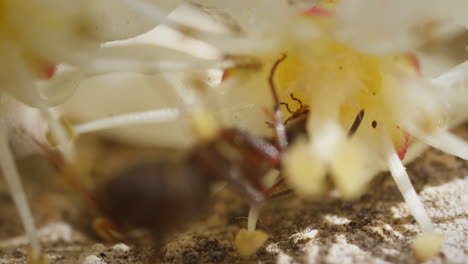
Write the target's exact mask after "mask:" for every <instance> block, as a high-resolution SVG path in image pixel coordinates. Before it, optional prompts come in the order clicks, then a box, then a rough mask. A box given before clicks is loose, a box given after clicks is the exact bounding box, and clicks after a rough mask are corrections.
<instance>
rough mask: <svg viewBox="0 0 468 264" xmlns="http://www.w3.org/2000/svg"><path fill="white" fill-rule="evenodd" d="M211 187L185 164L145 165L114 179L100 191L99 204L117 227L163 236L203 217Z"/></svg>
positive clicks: (98, 194) (135, 167)
mask: <svg viewBox="0 0 468 264" xmlns="http://www.w3.org/2000/svg"><path fill="white" fill-rule="evenodd" d="M209 186H210V184H209V182H208V179H207V178H206V177H204V175H200V174H199V173H198V172H197V170H196V169H194V168H191V167H190V166H186V165H185V164H183V163H180V162H156V163H154V162H153V163H144V164H138V165H136V166H132V167H130V168H128V169H126V170H124V171H122V172H121V173H119V174H118V175H116V176H115V177H113V178H112V179H110V180H109V181H108V182H107V183H105V184H104V185H103V186H102V187H101V188H100V189H99V190H98V191H97V200H98V203H99V206H100V207H101V210H102V211H103V213H104V214H105V215H106V217H108V218H109V219H110V220H111V221H112V222H113V223H115V224H117V226H119V227H121V228H125V229H147V230H149V231H151V232H153V233H155V234H163V233H167V232H169V231H170V230H173V229H176V228H177V227H179V226H180V225H181V224H184V223H186V222H188V221H190V219H193V218H194V216H197V215H199V214H200V211H202V209H203V207H204V206H205V204H206V201H207V200H208V199H209V193H210V191H209Z"/></svg>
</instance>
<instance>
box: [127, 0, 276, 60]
mask: <svg viewBox="0 0 468 264" xmlns="http://www.w3.org/2000/svg"><path fill="white" fill-rule="evenodd" d="M121 1H122V2H124V3H125V4H126V5H127V6H128V7H130V8H132V9H133V10H134V11H136V12H138V13H140V14H141V15H143V16H146V17H148V18H150V19H153V20H154V21H155V22H156V23H159V24H164V25H166V26H168V27H170V28H172V29H174V30H176V31H178V32H179V33H181V34H183V35H185V36H188V37H192V38H195V39H198V40H201V41H204V42H206V43H209V44H211V45H213V46H215V47H216V48H218V49H219V50H221V51H223V52H226V53H231V54H233V53H235V54H243V53H251V52H264V51H265V50H267V49H271V48H272V47H274V45H275V42H274V41H268V40H251V39H248V38H245V37H242V36H238V35H233V34H223V33H214V32H208V31H204V30H202V29H199V28H196V27H193V26H190V25H186V24H182V23H179V22H177V21H175V20H173V19H170V18H169V17H168V15H167V14H166V13H165V12H164V11H162V10H161V9H159V8H158V7H156V6H154V5H151V4H148V3H145V2H144V1H141V0H140V1H138V0H121Z"/></svg>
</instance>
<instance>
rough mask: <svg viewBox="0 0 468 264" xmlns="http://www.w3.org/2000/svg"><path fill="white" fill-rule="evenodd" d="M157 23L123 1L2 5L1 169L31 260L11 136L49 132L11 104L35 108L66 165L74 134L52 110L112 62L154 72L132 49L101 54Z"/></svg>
mask: <svg viewBox="0 0 468 264" xmlns="http://www.w3.org/2000/svg"><path fill="white" fill-rule="evenodd" d="M166 4H168V3H166ZM166 7H167V8H170V5H167V6H166ZM155 25H157V23H155V21H154V20H152V19H147V18H141V17H140V16H139V13H138V12H129V10H128V5H127V4H126V3H125V2H123V1H93V0H70V1H61V0H41V1H28V0H4V1H1V2H0V56H1V58H2V65H1V67H0V89H1V90H0V91H1V92H2V94H0V111H1V115H2V116H1V118H0V154H1V155H0V156H1V158H0V167H1V169H2V171H3V174H4V176H5V178H6V182H7V185H8V187H9V189H10V192H11V194H12V196H13V200H14V202H15V204H16V206H17V208H18V211H19V214H20V217H21V220H22V222H23V225H24V227H25V230H26V233H27V234H28V239H29V242H30V244H31V247H32V253H33V256H31V257H33V258H35V257H37V256H38V254H39V252H40V246H39V242H38V238H37V235H36V231H35V228H34V223H33V218H32V216H31V212H30V210H29V206H28V202H27V199H26V197H25V194H24V190H23V188H22V186H21V183H20V181H19V178H18V171H17V169H16V166H15V163H14V159H13V155H12V151H11V149H10V146H9V141H10V138H12V137H14V136H15V137H18V135H12V134H13V133H16V132H18V131H20V132H21V133H24V131H26V130H28V132H31V131H34V132H33V135H31V136H30V138H35V139H32V141H33V142H34V140H37V139H38V138H37V137H36V135H34V134H36V133H40V132H41V131H43V130H39V129H38V127H35V128H34V129H31V124H32V123H33V122H31V119H32V118H35V120H34V121H39V122H41V121H42V120H41V118H40V117H39V118H38V115H37V114H38V113H37V112H34V110H31V109H29V108H21V107H18V106H17V105H16V104H17V102H13V101H14V100H15V99H17V100H19V101H21V102H22V103H24V104H27V105H29V106H32V107H35V108H37V109H38V111H39V113H40V116H41V117H42V118H43V119H45V120H46V122H47V123H48V127H49V130H50V131H51V132H52V134H53V137H54V139H55V140H56V141H57V142H58V143H59V144H60V147H61V150H62V151H63V153H64V155H65V157H66V159H68V160H71V159H73V149H72V147H71V146H70V144H68V143H69V136H68V135H67V132H66V130H65V128H64V127H63V126H62V124H60V123H59V122H58V121H57V120H56V119H55V116H54V115H53V113H52V112H51V110H50V109H49V107H50V106H52V105H55V104H58V103H62V102H63V101H65V100H66V99H67V98H68V97H69V96H70V95H72V94H73V92H74V90H75V87H76V85H77V81H78V80H79V79H80V78H82V77H83V76H86V75H89V74H95V73H98V72H101V71H109V70H112V69H113V68H112V67H111V66H114V65H111V64H110V63H109V60H110V61H112V62H117V63H120V65H122V64H126V67H133V68H138V69H141V68H143V69H147V68H148V67H149V68H151V67H154V65H153V64H150V63H148V62H145V61H142V59H141V58H135V57H132V56H131V54H132V53H131V50H126V52H123V51H121V52H119V53H118V54H116V53H115V52H114V53H112V50H107V49H102V48H101V44H102V42H103V41H105V40H115V39H119V38H123V37H125V38H127V37H132V36H135V35H136V34H141V33H143V32H144V31H146V30H148V29H150V28H152V27H154V26H155ZM134 50H138V48H136V49H134ZM139 62H141V64H143V66H141V64H140V63H139ZM148 64H150V65H148ZM57 65H59V67H58V66H57ZM157 66H159V65H157ZM57 68H58V71H57ZM10 95H11V96H13V97H14V98H15V99H13V98H10ZM24 109H27V110H24ZM23 110H24V111H23ZM30 113H32V115H35V116H34V117H32V116H31V115H30ZM23 114H25V115H23ZM11 117H13V119H14V120H12V118H11ZM22 122H23V123H22ZM41 125H42V124H41ZM40 136H41V135H39V137H40ZM31 261H34V259H33V260H31Z"/></svg>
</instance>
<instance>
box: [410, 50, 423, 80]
mask: <svg viewBox="0 0 468 264" xmlns="http://www.w3.org/2000/svg"><path fill="white" fill-rule="evenodd" d="M406 58H407V59H408V61H409V62H410V64H411V66H413V67H414V70H415V71H416V73H417V74H418V77H419V78H422V72H421V64H420V63H419V59H418V57H417V56H416V55H414V54H407V55H406Z"/></svg>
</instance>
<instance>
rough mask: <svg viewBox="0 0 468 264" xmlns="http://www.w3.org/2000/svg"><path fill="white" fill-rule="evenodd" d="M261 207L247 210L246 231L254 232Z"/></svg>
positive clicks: (253, 206)
mask: <svg viewBox="0 0 468 264" xmlns="http://www.w3.org/2000/svg"><path fill="white" fill-rule="evenodd" d="M260 210H261V205H252V206H250V210H249V218H248V220H247V230H248V231H250V232H253V231H255V228H256V227H257V221H258V216H259V215H260Z"/></svg>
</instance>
